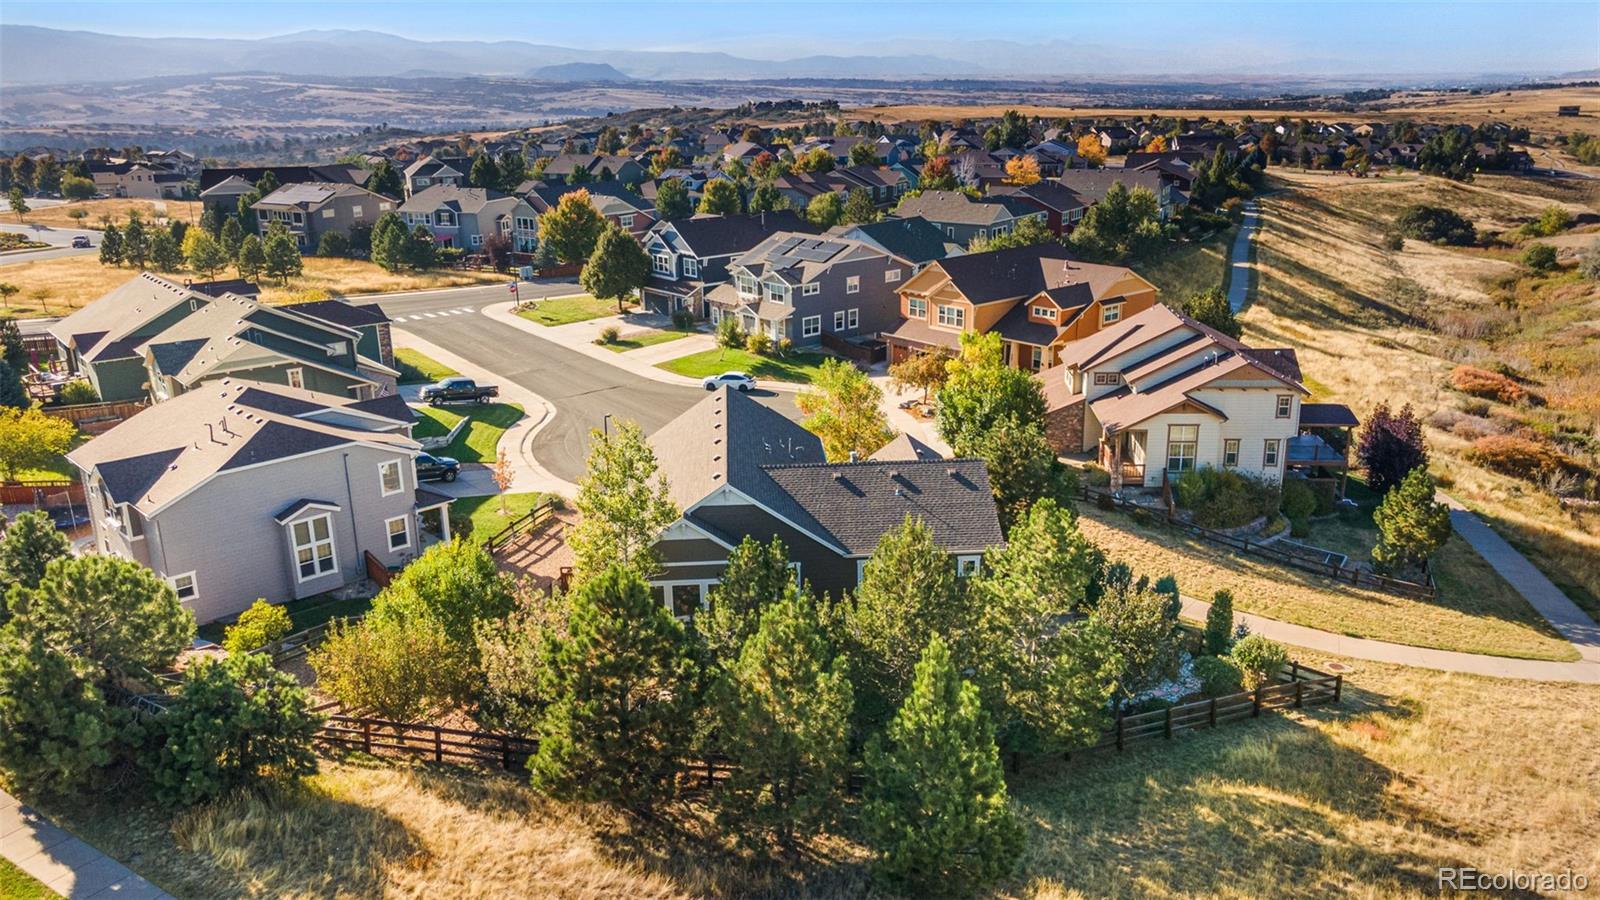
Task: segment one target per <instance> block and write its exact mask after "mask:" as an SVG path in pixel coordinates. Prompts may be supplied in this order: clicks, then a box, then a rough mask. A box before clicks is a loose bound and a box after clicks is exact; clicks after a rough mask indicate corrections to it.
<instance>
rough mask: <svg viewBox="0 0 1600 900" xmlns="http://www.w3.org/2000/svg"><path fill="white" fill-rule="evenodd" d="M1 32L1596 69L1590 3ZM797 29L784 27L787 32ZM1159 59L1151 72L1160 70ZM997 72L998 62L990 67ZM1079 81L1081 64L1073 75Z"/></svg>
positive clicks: (458, 9)
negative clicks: (313, 34)
mask: <svg viewBox="0 0 1600 900" xmlns="http://www.w3.org/2000/svg"><path fill="white" fill-rule="evenodd" d="M0 22H6V23H14V24H28V25H45V26H49V27H54V28H69V29H81V30H87V31H100V32H106V33H112V34H138V35H147V36H225V37H261V36H268V35H277V34H285V33H288V32H292V31H300V30H306V29H324V28H365V29H371V30H375V31H384V32H389V33H391V34H399V35H403V36H406V37H412V38H417V39H422V40H428V39H476V40H494V39H503V38H516V39H522V40H527V41H533V42H536V43H545V44H556V45H560V46H567V47H579V48H593V49H601V48H607V47H623V46H626V47H633V48H637V49H660V50H690V49H694V50H719V51H724V52H728V53H733V54H736V55H741V56H753V57H760V58H789V57H794V56H804V55H810V54H816V53H835V54H843V55H853V54H858V53H896V54H915V53H927V54H933V55H938V56H944V57H948V58H955V59H966V60H969V61H973V62H982V61H985V56H986V55H989V54H993V53H994V52H995V49H996V48H994V47H993V46H987V47H986V46H984V44H983V41H985V40H1006V41H1017V42H1022V43H1027V44H1049V43H1052V42H1060V43H1059V45H1058V46H1055V47H1052V48H1051V52H1052V53H1060V54H1062V55H1070V54H1072V53H1073V52H1075V51H1077V52H1081V53H1082V54H1083V55H1084V58H1085V59H1086V60H1091V61H1092V60H1096V59H1100V58H1103V57H1102V54H1113V55H1117V56H1129V55H1137V56H1139V57H1142V58H1144V59H1146V60H1153V61H1152V63H1151V64H1150V65H1149V66H1133V67H1130V68H1135V69H1139V70H1142V71H1150V72H1159V71H1221V70H1229V71H1235V70H1236V71H1248V70H1253V69H1258V68H1260V67H1261V66H1274V67H1276V66H1285V67H1293V68H1296V69H1299V70H1300V71H1351V70H1353V69H1354V70H1359V69H1365V70H1367V71H1370V72H1373V73H1403V72H1450V73H1466V72H1523V71H1544V72H1560V71H1571V70H1581V69H1592V68H1600V2H1597V0H1577V2H1543V3H1507V2H1453V3H1412V2H1379V3H1349V2H1329V0H1320V2H1307V3H1299V2H1293V0H1271V2H1211V0H1196V2H1191V3H1165V2H1149V3H1131V2H1107V0H1101V2H1093V3H1084V2H1077V0H1071V2H1054V3H1031V2H1018V0H1004V2H993V3H990V2H985V0H967V2H962V3H942V2H937V0H849V2H844V0H809V2H804V3H780V2H770V3H769V2H757V0H744V2H697V3H674V2H669V0H652V2H645V3H631V2H582V0H561V2H554V3H532V2H504V0H470V2H468V0H426V2H410V0H377V2H347V0H333V2H314V3H311V2H300V0H254V2H251V0H235V2H230V3H211V2H150V3H141V2H129V0H100V2H57V0H51V2H43V3H39V2H28V0H5V2H4V3H3V4H0ZM791 23H792V25H793V27H792V28H791V27H790V25H791ZM1155 60H1158V61H1159V62H1156V61H1155ZM991 61H992V59H991ZM1067 68H1068V69H1071V70H1074V71H1075V70H1077V68H1076V67H1067Z"/></svg>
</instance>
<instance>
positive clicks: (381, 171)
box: [365, 159, 405, 200]
mask: <svg viewBox="0 0 1600 900" xmlns="http://www.w3.org/2000/svg"><path fill="white" fill-rule="evenodd" d="M365 187H366V189H367V190H369V191H371V192H373V193H374V194H382V195H384V196H385V197H391V198H394V199H396V200H398V199H399V198H400V195H401V193H402V192H403V190H404V187H405V184H404V182H403V181H401V178H400V173H399V172H397V171H395V168H394V166H392V165H390V164H389V161H388V160H387V159H385V160H382V161H380V162H379V163H378V164H377V165H376V166H373V167H372V172H371V174H369V175H368V176H367V183H366V185H365Z"/></svg>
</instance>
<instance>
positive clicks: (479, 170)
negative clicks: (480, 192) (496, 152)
mask: <svg viewBox="0 0 1600 900" xmlns="http://www.w3.org/2000/svg"><path fill="white" fill-rule="evenodd" d="M467 183H468V184H470V185H472V186H473V187H480V188H490V189H493V190H498V189H499V187H500V167H499V166H498V165H496V164H495V161H494V157H492V156H490V155H489V154H487V153H484V152H483V151H481V150H480V151H478V153H477V154H476V155H474V156H473V157H472V168H471V169H470V170H469V171H468V172H467Z"/></svg>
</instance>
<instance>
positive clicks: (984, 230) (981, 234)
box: [978, 228, 999, 240]
mask: <svg viewBox="0 0 1600 900" xmlns="http://www.w3.org/2000/svg"><path fill="white" fill-rule="evenodd" d="M995 233H996V234H999V229H996V230H995ZM988 236H989V229H987V228H979V229H978V239H979V240H983V239H984V238H986V237H988Z"/></svg>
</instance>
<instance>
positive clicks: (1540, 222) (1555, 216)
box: [1522, 206, 1572, 237]
mask: <svg viewBox="0 0 1600 900" xmlns="http://www.w3.org/2000/svg"><path fill="white" fill-rule="evenodd" d="M1571 227H1572V213H1569V212H1567V211H1566V209H1564V208H1562V207H1560V206H1547V207H1545V208H1544V212H1542V213H1540V214H1539V218H1537V219H1535V220H1534V221H1532V222H1529V223H1528V224H1526V225H1524V226H1522V230H1523V231H1525V232H1527V233H1528V234H1531V235H1536V236H1538V237H1549V236H1551V235H1553V234H1559V233H1561V232H1563V231H1566V230H1567V229H1568V228H1571Z"/></svg>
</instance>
